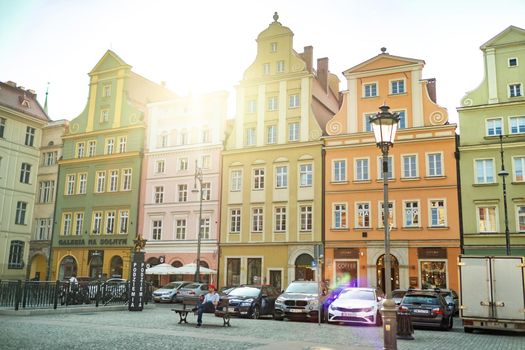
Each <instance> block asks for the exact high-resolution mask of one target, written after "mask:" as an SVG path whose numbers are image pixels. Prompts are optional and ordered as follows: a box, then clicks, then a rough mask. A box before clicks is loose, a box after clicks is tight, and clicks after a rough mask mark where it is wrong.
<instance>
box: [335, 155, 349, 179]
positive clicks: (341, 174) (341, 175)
mask: <svg viewBox="0 0 525 350" xmlns="http://www.w3.org/2000/svg"><path fill="white" fill-rule="evenodd" d="M346 163H347V161H346V159H343V158H340V159H332V182H346V181H347V176H346V173H347V166H346ZM336 164H341V165H342V167H341V166H339V167H338V166H336Z"/></svg>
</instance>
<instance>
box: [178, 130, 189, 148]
mask: <svg viewBox="0 0 525 350" xmlns="http://www.w3.org/2000/svg"><path fill="white" fill-rule="evenodd" d="M180 144H181V145H187V144H188V131H186V130H182V131H181V132H180Z"/></svg>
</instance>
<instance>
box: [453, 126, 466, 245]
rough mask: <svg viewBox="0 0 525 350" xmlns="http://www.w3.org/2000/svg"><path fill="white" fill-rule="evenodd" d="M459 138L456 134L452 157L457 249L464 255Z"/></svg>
mask: <svg viewBox="0 0 525 350" xmlns="http://www.w3.org/2000/svg"><path fill="white" fill-rule="evenodd" d="M459 138H460V136H459V135H458V134H456V138H455V139H456V151H455V152H454V156H455V158H456V182H457V185H456V188H457V192H458V212H459V249H460V253H461V254H465V240H464V237H463V204H462V201H461V176H460V166H459V157H460V153H459Z"/></svg>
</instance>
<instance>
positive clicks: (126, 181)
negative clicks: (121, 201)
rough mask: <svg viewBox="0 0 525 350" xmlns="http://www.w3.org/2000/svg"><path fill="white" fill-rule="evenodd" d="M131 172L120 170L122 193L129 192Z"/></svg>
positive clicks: (129, 170)
mask: <svg viewBox="0 0 525 350" xmlns="http://www.w3.org/2000/svg"><path fill="white" fill-rule="evenodd" d="M131 179H132V170H131V169H122V181H121V183H122V191H131Z"/></svg>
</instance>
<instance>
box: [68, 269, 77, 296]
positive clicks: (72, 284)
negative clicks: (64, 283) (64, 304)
mask: <svg viewBox="0 0 525 350" xmlns="http://www.w3.org/2000/svg"><path fill="white" fill-rule="evenodd" d="M77 290H78V280H77V275H76V274H75V273H74V274H72V275H71V277H69V291H70V292H73V291H75V292H76V291H77Z"/></svg>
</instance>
